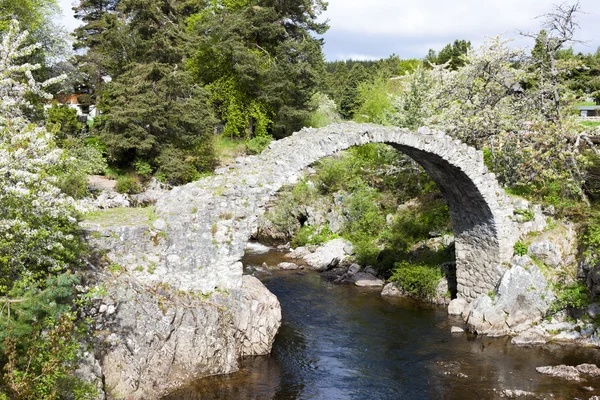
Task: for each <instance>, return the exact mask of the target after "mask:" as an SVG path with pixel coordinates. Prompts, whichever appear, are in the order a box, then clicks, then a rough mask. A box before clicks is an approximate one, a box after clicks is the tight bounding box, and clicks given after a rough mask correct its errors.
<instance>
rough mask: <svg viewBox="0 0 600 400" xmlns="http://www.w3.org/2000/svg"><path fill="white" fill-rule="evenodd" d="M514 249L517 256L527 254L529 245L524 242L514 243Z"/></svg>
mask: <svg viewBox="0 0 600 400" xmlns="http://www.w3.org/2000/svg"><path fill="white" fill-rule="evenodd" d="M514 250H515V255H516V256H524V255H525V254H527V251H528V247H527V245H525V244H523V243H522V242H517V243H515V245H514Z"/></svg>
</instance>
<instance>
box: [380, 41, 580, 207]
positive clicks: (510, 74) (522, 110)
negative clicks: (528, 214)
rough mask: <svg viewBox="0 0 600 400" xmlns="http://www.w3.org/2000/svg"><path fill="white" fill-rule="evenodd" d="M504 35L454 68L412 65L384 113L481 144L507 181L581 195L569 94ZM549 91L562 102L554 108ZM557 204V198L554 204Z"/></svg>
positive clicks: (560, 195)
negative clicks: (542, 76) (545, 76)
mask: <svg viewBox="0 0 600 400" xmlns="http://www.w3.org/2000/svg"><path fill="white" fill-rule="evenodd" d="M509 43H510V41H509V40H505V39H502V37H500V36H498V37H493V38H489V39H488V40H487V41H486V43H484V45H482V46H481V47H480V48H478V49H476V50H473V51H470V52H469V53H468V54H467V55H466V56H464V57H465V65H464V66H463V67H461V68H459V69H457V70H455V71H452V70H450V69H448V68H446V66H445V65H435V66H433V68H432V69H423V68H420V69H417V71H415V72H414V73H413V74H411V75H409V76H407V77H405V78H404V82H403V86H402V90H401V92H400V94H398V95H396V96H393V98H392V110H391V112H390V113H389V115H388V116H387V117H386V120H387V121H389V122H390V123H392V124H394V125H398V126H404V127H410V128H416V127H418V126H423V125H424V126H430V127H436V128H439V129H441V130H443V131H445V132H446V133H447V134H449V135H451V136H453V137H456V138H459V139H461V140H463V141H464V142H466V143H468V144H470V145H473V146H476V147H478V148H480V149H483V150H484V152H485V154H486V162H487V163H488V167H490V168H491V169H492V170H493V171H494V172H495V173H496V174H497V175H498V177H499V178H500V180H501V181H503V182H504V183H505V184H507V185H508V186H511V187H514V188H518V189H519V192H521V193H524V194H526V193H529V194H532V195H535V196H538V197H540V198H543V199H545V200H547V201H548V202H550V203H554V204H556V203H558V202H559V201H560V200H561V199H564V198H584V195H583V190H582V185H583V183H584V176H583V173H582V170H583V168H584V165H585V162H586V161H585V157H583V156H582V155H581V154H580V153H579V140H578V137H579V134H580V128H579V127H578V124H577V123H576V120H575V116H573V115H571V113H570V107H569V101H570V99H571V94H570V93H569V91H568V90H567V89H566V87H563V86H560V87H557V86H556V84H551V83H549V82H547V81H544V80H542V79H539V75H540V74H539V71H538V70H537V69H536V68H539V67H538V65H537V64H536V63H535V62H534V61H535V60H533V59H532V58H531V57H530V56H529V55H528V54H527V53H526V52H525V51H524V50H522V49H514V48H511V47H509ZM549 93H559V94H560V96H561V98H560V102H561V104H563V107H562V109H561V112H560V113H559V114H556V113H555V112H553V113H549V110H555V109H556V107H555V103H556V102H555V101H554V100H553V98H552V96H550V95H549ZM557 205H558V204H557Z"/></svg>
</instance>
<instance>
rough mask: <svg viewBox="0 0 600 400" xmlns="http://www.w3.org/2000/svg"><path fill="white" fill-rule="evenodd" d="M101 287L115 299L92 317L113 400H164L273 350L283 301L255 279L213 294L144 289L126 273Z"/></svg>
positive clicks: (99, 306) (101, 300) (106, 384)
mask: <svg viewBox="0 0 600 400" xmlns="http://www.w3.org/2000/svg"><path fill="white" fill-rule="evenodd" d="M102 286H103V287H104V288H106V289H107V291H108V294H106V295H104V296H102V298H99V299H97V300H95V303H101V304H95V306H94V307H92V308H91V309H90V310H89V311H88V315H89V316H91V317H92V318H94V320H95V331H94V332H93V334H94V339H93V348H94V352H95V354H96V358H97V359H98V360H99V362H100V365H101V367H102V375H103V377H104V389H105V390H106V392H107V394H109V397H111V396H112V397H114V398H127V399H152V398H160V397H162V396H164V395H166V394H168V393H169V392H171V391H173V390H175V389H177V388H179V387H181V386H184V385H187V384H190V383H191V382H192V381H194V380H197V379H198V378H201V377H204V376H208V375H214V374H224V373H231V372H234V371H236V370H237V369H238V360H239V358H240V357H241V356H248V355H264V354H268V353H269V352H270V350H271V345H272V343H273V340H274V336H275V333H276V332H277V329H278V328H279V325H280V320H281V309H280V306H279V302H278V300H277V298H276V297H275V296H274V295H273V294H271V293H270V292H269V291H268V290H267V289H266V288H265V287H264V285H263V284H262V283H261V282H260V281H259V280H258V279H256V278H254V277H252V276H244V277H243V283H242V288H241V289H240V290H237V291H234V292H231V293H228V292H220V291H215V292H214V293H212V294H210V295H206V296H202V295H195V294H193V293H181V292H179V291H175V290H170V289H169V288H168V287H167V286H161V285H158V286H156V287H153V288H151V287H144V286H142V285H140V284H139V283H138V282H136V281H135V280H134V279H131V278H130V277H129V276H128V275H127V274H123V275H121V276H119V277H117V278H114V279H109V280H106V281H104V282H103V283H102ZM109 310H110V312H109ZM100 311H104V312H100Z"/></svg>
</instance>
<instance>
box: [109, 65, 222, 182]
mask: <svg viewBox="0 0 600 400" xmlns="http://www.w3.org/2000/svg"><path fill="white" fill-rule="evenodd" d="M103 100H104V104H103V109H104V111H105V114H104V115H103V116H102V122H101V126H100V128H99V132H100V137H101V139H102V141H103V142H104V143H105V144H106V148H107V152H108V154H109V156H110V158H111V159H112V160H114V162H115V163H116V164H117V165H118V166H122V167H133V165H132V163H134V162H140V161H143V162H145V163H147V164H148V165H150V166H151V167H152V168H155V169H157V172H158V174H160V175H162V176H164V177H165V178H166V180H167V181H169V182H170V183H173V184H181V183H185V182H189V181H191V180H193V179H195V178H196V177H197V176H198V175H199V174H201V173H203V172H208V171H211V170H212V169H213V168H214V166H215V156H214V150H213V141H212V131H213V126H214V119H213V116H212V113H211V112H210V108H209V107H207V104H206V102H207V94H206V92H205V91H204V90H203V89H202V88H200V87H198V86H197V85H194V84H193V82H192V80H191V76H190V75H189V74H187V73H186V72H184V71H181V70H179V69H177V68H176V67H174V66H171V65H168V64H159V63H154V64H134V65H132V66H131V67H130V68H129V70H128V71H127V72H126V73H124V74H123V75H121V76H120V77H118V78H117V79H116V80H114V81H112V82H111V83H110V84H107V85H106V87H105V92H104V96H103Z"/></svg>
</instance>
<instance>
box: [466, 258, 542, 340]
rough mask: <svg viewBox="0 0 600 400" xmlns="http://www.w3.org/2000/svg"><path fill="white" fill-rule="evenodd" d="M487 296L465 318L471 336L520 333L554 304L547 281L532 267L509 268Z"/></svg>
mask: <svg viewBox="0 0 600 400" xmlns="http://www.w3.org/2000/svg"><path fill="white" fill-rule="evenodd" d="M490 294H491V296H490ZM490 294H488V295H483V296H480V297H479V298H477V299H476V300H474V301H473V302H472V303H471V306H470V310H469V311H468V314H467V315H466V322H467V327H468V329H469V330H470V331H471V332H476V333H479V334H486V335H489V336H502V335H508V334H515V333H520V332H522V331H525V330H527V329H528V328H530V327H531V325H532V324H533V323H535V322H539V321H540V320H541V319H542V318H543V316H544V315H545V314H546V312H547V310H548V307H549V306H550V303H551V302H552V301H553V300H554V294H553V293H552V290H551V289H550V287H549V285H548V282H547V280H546V278H545V277H544V275H542V273H541V272H540V270H539V269H538V267H537V266H536V265H535V264H533V263H529V264H528V265H526V266H520V265H516V264H512V266H511V268H510V269H509V270H508V271H506V272H505V273H504V275H503V276H502V279H501V280H500V284H499V286H498V288H497V289H496V290H495V291H494V292H493V293H490Z"/></svg>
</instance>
